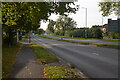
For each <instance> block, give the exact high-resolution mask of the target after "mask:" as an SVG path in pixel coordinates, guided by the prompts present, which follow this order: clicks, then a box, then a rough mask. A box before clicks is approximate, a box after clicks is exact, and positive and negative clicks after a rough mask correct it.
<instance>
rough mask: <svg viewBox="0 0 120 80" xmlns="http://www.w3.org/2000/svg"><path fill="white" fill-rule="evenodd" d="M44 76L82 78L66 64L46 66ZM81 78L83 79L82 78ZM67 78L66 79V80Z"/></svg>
mask: <svg viewBox="0 0 120 80" xmlns="http://www.w3.org/2000/svg"><path fill="white" fill-rule="evenodd" d="M44 77H45V78H50V79H51V78H58V79H59V80H61V79H60V78H66V79H67V78H79V80H82V78H81V77H80V76H78V75H75V74H74V73H73V72H72V71H71V70H70V69H68V68H67V67H64V66H46V67H44ZM80 78H81V79H80ZM66 79H65V80H66ZM68 80H69V79H68Z"/></svg>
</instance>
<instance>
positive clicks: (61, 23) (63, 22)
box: [55, 16, 77, 35]
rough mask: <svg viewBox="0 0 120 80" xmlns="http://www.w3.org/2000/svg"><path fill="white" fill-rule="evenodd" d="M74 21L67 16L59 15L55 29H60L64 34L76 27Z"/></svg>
mask: <svg viewBox="0 0 120 80" xmlns="http://www.w3.org/2000/svg"><path fill="white" fill-rule="evenodd" d="M76 25H77V24H76V22H75V21H74V20H73V19H72V18H70V17H67V16H60V17H59V18H58V19H57V21H56V24H55V31H60V32H61V33H62V34H61V35H65V33H66V32H68V31H71V30H73V29H74V28H76Z"/></svg>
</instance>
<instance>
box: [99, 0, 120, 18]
mask: <svg viewBox="0 0 120 80" xmlns="http://www.w3.org/2000/svg"><path fill="white" fill-rule="evenodd" d="M99 7H100V11H101V12H102V15H103V16H109V15H111V14H113V13H114V14H116V15H120V2H118V1H114V0H103V2H99Z"/></svg>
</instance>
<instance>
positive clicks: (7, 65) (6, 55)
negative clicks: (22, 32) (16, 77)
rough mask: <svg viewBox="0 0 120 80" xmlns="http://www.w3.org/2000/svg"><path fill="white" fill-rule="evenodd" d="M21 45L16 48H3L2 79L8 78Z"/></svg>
mask: <svg viewBox="0 0 120 80" xmlns="http://www.w3.org/2000/svg"><path fill="white" fill-rule="evenodd" d="M20 46H21V43H18V44H17V45H16V46H11V47H6V46H5V47H3V48H2V77H3V78H7V77H8V75H9V73H10V72H11V70H12V66H13V64H14V63H15V59H16V56H17V53H18V51H19V49H20Z"/></svg>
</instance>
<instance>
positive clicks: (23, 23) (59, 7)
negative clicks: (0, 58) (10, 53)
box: [2, 2, 78, 39]
mask: <svg viewBox="0 0 120 80" xmlns="http://www.w3.org/2000/svg"><path fill="white" fill-rule="evenodd" d="M70 4H74V2H2V29H3V31H4V32H6V33H7V34H8V35H9V34H11V33H12V32H15V31H22V30H24V31H27V32H28V31H31V30H37V29H38V28H39V26H40V21H41V20H45V21H46V20H48V17H49V16H50V15H51V13H55V14H60V15H66V14H65V13H75V12H76V11H77V9H78V8H77V7H76V6H74V7H70ZM10 38H11V36H10V35H9V39H10Z"/></svg>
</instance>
